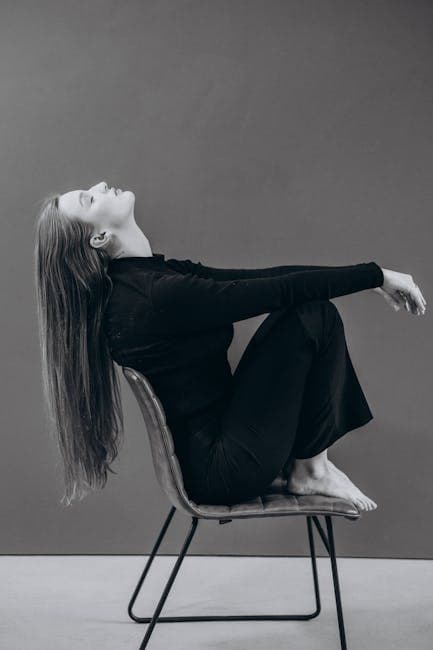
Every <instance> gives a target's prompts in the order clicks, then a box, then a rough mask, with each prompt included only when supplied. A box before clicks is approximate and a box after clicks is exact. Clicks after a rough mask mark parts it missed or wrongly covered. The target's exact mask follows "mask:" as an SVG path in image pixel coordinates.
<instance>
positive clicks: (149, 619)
mask: <svg viewBox="0 0 433 650" xmlns="http://www.w3.org/2000/svg"><path fill="white" fill-rule="evenodd" d="M175 511H176V507H175V506H172V507H171V509H170V511H169V513H168V515H167V517H166V519H165V522H164V524H163V526H162V528H161V530H160V532H159V535H158V538H157V540H156V542H155V544H154V546H153V549H152V552H151V554H150V556H149V558H148V560H147V562H146V565H145V567H144V570H143V572H142V574H141V576H140V579H139V581H138V583H137V586H136V587H135V590H134V593H133V594H132V597H131V599H130V601H129V604H128V615H129V616H130V618H131V619H132V620H133V621H135V622H136V623H148V624H149V625H148V628H147V630H146V634H145V636H144V638H143V641H142V643H141V645H140V648H139V650H143V649H144V648H146V647H147V645H148V643H149V640H150V637H151V635H152V632H153V630H154V627H155V625H156V623H183V622H193V621H289V620H310V619H312V618H315V617H316V616H318V615H319V614H320V611H321V604H320V592H319V579H318V574H317V564H316V553H315V547H314V535H313V525H312V522H314V524H315V526H316V528H317V531H318V532H319V535H320V538H321V540H322V542H323V545H324V546H325V549H326V551H327V553H328V555H329V558H330V561H331V569H332V579H333V583H334V594H335V602H336V608H337V620H338V629H339V634H340V644H341V650H347V644H346V634H345V629H344V619H343V607H342V601H341V593H340V585H339V579H338V569H337V559H336V555H335V543H334V532H333V526H332V515H324V518H325V522H326V528H327V534H326V533H325V531H324V530H323V528H322V526H321V524H320V522H319V519H318V517H317V515H298V516H305V517H306V520H307V530H308V541H309V546H310V556H311V566H312V571H313V582H314V593H315V600H316V608H315V610H314V612H312V613H311V614H253V615H247V614H242V615H236V616H228V615H225V616H224V615H221V616H193V615H190V616H160V612H161V610H162V608H163V606H164V603H165V601H166V599H167V597H168V594H169V593H170V590H171V588H172V586H173V583H174V581H175V579H176V576H177V573H178V571H179V569H180V566H181V564H182V561H183V559H184V557H185V555H186V554H187V551H188V548H189V545H190V543H191V541H192V539H193V537H194V535H195V532H196V530H197V525H198V522H199V519H203V518H204V517H194V516H193V517H191V526H190V528H189V530H188V533H187V535H186V537H185V540H184V542H183V545H182V549H181V551H180V553H179V555H178V556H177V559H176V562H175V564H174V566H173V569H172V570H171V573H170V576H169V578H168V580H167V582H166V584H165V586H164V589H163V592H162V594H161V596H160V599H159V601H158V604H157V605H156V608H155V611H154V613H153V615H152V616H136V615H135V614H134V613H133V611H132V608H133V606H134V603H135V601H136V599H137V597H138V594H139V592H140V590H141V588H142V586H143V583H144V580H145V578H146V575H147V574H148V572H149V569H150V567H151V565H152V562H153V560H154V558H155V556H156V555H157V552H158V549H159V546H160V544H161V542H162V540H163V539H164V537H165V534H166V532H167V530H168V527H169V525H170V523H171V521H172V519H173V515H174V513H175ZM275 516H290V515H289V514H286V515H285V514H283V513H282V514H281V515H275ZM231 521H232V519H228V518H224V519H219V523H220V524H226V523H229V522H231Z"/></svg>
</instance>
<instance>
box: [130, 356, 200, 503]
mask: <svg viewBox="0 0 433 650" xmlns="http://www.w3.org/2000/svg"><path fill="white" fill-rule="evenodd" d="M122 371H123V374H124V375H125V377H126V379H127V381H128V383H129V385H130V386H131V388H132V391H133V393H134V395H135V397H136V398H137V401H138V404H139V406H140V409H141V413H142V415H143V418H144V422H145V425H146V429H147V434H148V436H149V441H150V449H151V452H152V459H153V466H154V470H155V474H156V478H157V480H158V483H159V485H160V486H161V488H162V489H163V491H164V492H165V494H166V495H167V497H168V499H169V500H170V502H171V503H172V505H174V506H175V507H176V508H178V509H181V510H184V511H185V512H187V513H188V514H189V515H191V514H193V515H197V514H198V513H199V512H200V509H198V508H197V504H195V503H194V502H193V501H191V500H190V499H189V497H188V495H187V493H186V491H185V487H184V484H183V477H182V470H181V468H180V464H179V460H178V458H177V456H176V453H175V447H174V442H173V436H172V433H171V431H170V428H169V426H168V424H167V421H166V417H165V413H164V409H163V406H162V404H161V402H160V400H159V398H158V397H157V395H156V394H155V391H154V390H153V388H152V385H151V383H150V381H149V380H148V379H147V377H145V376H144V375H143V374H142V373H141V372H139V371H138V370H134V369H132V368H129V367H127V366H122Z"/></svg>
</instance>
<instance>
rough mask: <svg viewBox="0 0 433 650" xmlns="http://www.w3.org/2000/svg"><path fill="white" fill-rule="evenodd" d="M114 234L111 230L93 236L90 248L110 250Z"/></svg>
mask: <svg viewBox="0 0 433 650" xmlns="http://www.w3.org/2000/svg"><path fill="white" fill-rule="evenodd" d="M112 236H113V233H112V232H111V231H110V230H104V231H103V232H100V233H99V234H97V235H92V237H91V238H90V241H89V243H90V246H92V248H108V247H109V246H110V243H111V241H112Z"/></svg>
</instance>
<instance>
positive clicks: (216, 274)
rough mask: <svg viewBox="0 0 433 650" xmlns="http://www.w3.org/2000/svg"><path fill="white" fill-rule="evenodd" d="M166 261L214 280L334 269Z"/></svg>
mask: <svg viewBox="0 0 433 650" xmlns="http://www.w3.org/2000/svg"><path fill="white" fill-rule="evenodd" d="M166 262H167V263H168V264H169V265H170V266H171V267H172V268H174V269H175V270H176V271H179V272H180V273H193V274H195V275H198V276H199V277H200V278H213V279H214V280H242V279H253V278H272V277H274V276H276V275H287V274H288V273H295V272H298V271H319V270H322V269H332V268H335V267H332V266H309V265H283V266H268V267H265V268H261V269H221V268H215V267H212V266H206V265H204V264H202V263H201V262H192V261H191V260H190V259H186V260H177V259H175V258H170V259H168V260H166Z"/></svg>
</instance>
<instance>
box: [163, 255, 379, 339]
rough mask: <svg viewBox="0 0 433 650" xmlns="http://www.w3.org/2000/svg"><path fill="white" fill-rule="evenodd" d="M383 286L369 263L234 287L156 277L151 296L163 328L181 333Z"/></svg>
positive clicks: (187, 276)
mask: <svg viewBox="0 0 433 650" xmlns="http://www.w3.org/2000/svg"><path fill="white" fill-rule="evenodd" d="M382 284H383V273H382V269H381V268H380V266H378V265H377V264H376V263H375V262H367V263H361V264H353V265H350V266H334V267H330V268H327V269H321V270H308V271H295V272H293V273H289V274H286V275H278V276H275V277H266V278H265V277H260V278H251V279H249V278H248V279H246V278H243V279H240V280H232V281H230V280H214V279H213V278H201V277H198V276H197V275H194V274H190V273H185V274H180V273H176V274H174V275H169V274H157V273H156V274H155V275H154V277H153V278H152V284H151V296H152V305H153V309H154V314H155V316H156V317H157V318H158V319H159V321H160V324H161V328H162V329H163V330H164V331H166V332H167V331H169V332H180V331H193V330H200V329H209V328H213V327H218V326H221V325H224V324H228V323H234V322H236V321H240V320H245V319H246V318H251V317H252V316H258V315H260V314H264V313H268V312H271V311H273V310H276V309H281V308H283V307H286V306H290V305H296V304H298V303H301V302H304V301H306V300H315V299H330V298H336V297H338V296H344V295H347V294H350V293H355V292H357V291H363V290H364V289H370V288H373V287H377V286H380V285H382Z"/></svg>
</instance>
